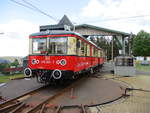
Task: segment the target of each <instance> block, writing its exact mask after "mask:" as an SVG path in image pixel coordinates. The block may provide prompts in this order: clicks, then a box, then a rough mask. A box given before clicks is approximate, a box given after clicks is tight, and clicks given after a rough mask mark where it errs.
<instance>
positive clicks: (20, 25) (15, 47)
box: [0, 19, 39, 56]
mask: <svg viewBox="0 0 150 113" xmlns="http://www.w3.org/2000/svg"><path fill="white" fill-rule="evenodd" d="M38 29H39V28H38V25H34V24H32V23H31V22H28V21H26V20H23V19H16V20H12V21H10V22H8V23H7V24H0V32H2V33H3V34H0V52H1V53H0V56H25V55H28V39H29V38H28V37H29V34H31V33H34V32H38Z"/></svg>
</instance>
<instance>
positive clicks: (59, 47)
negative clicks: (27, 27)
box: [48, 37, 67, 55]
mask: <svg viewBox="0 0 150 113" xmlns="http://www.w3.org/2000/svg"><path fill="white" fill-rule="evenodd" d="M48 53H49V54H54V55H56V54H67V37H50V38H49V49H48Z"/></svg>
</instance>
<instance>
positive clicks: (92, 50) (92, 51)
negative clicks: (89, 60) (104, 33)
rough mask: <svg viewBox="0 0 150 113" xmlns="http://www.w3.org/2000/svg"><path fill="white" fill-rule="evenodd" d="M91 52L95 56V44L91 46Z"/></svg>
mask: <svg viewBox="0 0 150 113" xmlns="http://www.w3.org/2000/svg"><path fill="white" fill-rule="evenodd" d="M91 54H92V55H91V56H92V57H94V47H93V46H91Z"/></svg>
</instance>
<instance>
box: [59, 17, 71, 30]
mask: <svg viewBox="0 0 150 113" xmlns="http://www.w3.org/2000/svg"><path fill="white" fill-rule="evenodd" d="M58 25H68V26H71V27H72V26H73V24H72V23H71V21H70V20H69V18H68V17H67V16H66V15H64V16H63V17H62V19H61V20H60V21H59V23H58Z"/></svg>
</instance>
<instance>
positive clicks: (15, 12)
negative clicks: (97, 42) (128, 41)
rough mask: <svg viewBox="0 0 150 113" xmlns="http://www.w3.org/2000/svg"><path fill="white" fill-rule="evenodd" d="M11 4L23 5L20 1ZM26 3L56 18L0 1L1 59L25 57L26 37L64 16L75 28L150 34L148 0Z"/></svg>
mask: <svg viewBox="0 0 150 113" xmlns="http://www.w3.org/2000/svg"><path fill="white" fill-rule="evenodd" d="M14 1H17V2H19V3H24V4H25V2H23V0H14ZM26 1H28V2H30V3H31V4H33V5H34V6H36V7H38V8H39V9H40V10H42V11H44V12H46V13H47V14H49V15H51V16H52V17H53V18H55V19H52V18H49V17H47V16H45V15H43V14H41V13H39V12H38V11H37V10H35V9H34V10H33V9H29V8H27V7H24V6H21V5H19V4H16V3H14V2H12V0H0V14H1V16H0V56H26V55H28V49H29V47H28V46H29V45H28V41H29V40H28V37H29V35H30V34H32V33H35V32H39V26H40V25H51V24H57V23H58V20H60V19H61V18H62V17H63V15H64V14H66V15H67V16H68V17H69V19H70V20H71V21H72V22H73V23H74V24H75V25H78V24H91V25H96V26H99V27H104V28H108V29H114V30H118V31H123V32H127V33H131V32H132V33H134V34H136V33H138V32H139V31H140V30H145V31H146V32H150V21H149V20H150V7H149V4H150V1H149V0H26ZM131 17H132V18H131ZM133 17H135V18H133Z"/></svg>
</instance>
